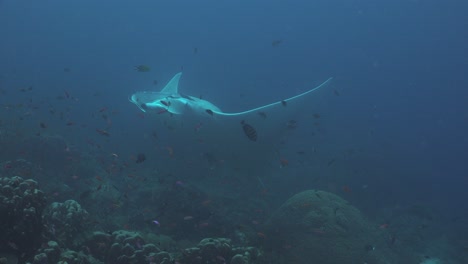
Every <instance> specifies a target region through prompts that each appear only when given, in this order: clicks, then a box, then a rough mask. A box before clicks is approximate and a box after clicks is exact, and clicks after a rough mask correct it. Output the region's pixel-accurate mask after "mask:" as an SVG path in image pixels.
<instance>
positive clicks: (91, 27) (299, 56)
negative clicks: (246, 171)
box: [0, 0, 468, 263]
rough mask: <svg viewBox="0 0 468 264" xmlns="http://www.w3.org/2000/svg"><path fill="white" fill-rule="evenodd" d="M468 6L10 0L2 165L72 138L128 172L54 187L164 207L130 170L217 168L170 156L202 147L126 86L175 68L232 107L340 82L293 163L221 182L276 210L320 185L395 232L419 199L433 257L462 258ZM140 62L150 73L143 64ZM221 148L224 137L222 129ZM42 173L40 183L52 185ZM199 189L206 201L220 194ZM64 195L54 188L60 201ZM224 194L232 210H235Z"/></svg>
mask: <svg viewBox="0 0 468 264" xmlns="http://www.w3.org/2000/svg"><path fill="white" fill-rule="evenodd" d="M467 11H468V3H467V2H465V1H458V0H450V1H438V0H426V1H421V0H397V1H365V0H362V1H358V0H352V1H351V0H336V1H330V0H318V1H304V0H290V1H282V0H273V1H264V0H257V1H245V0H239V1H212V0H201V1H188V0H174V1H159V0H158V1H148V0H140V1H86V0H84V1H56V0H47V1H12V0H3V1H0V36H1V37H0V94H1V95H0V106H1V110H0V122H1V123H0V129H1V132H2V134H1V135H2V139H1V140H2V142H1V144H2V145H3V147H2V150H0V162H6V161H9V160H14V159H19V158H26V157H28V158H29V159H31V160H40V159H38V157H37V156H36V155H38V154H37V153H36V154H30V155H29V156H28V154H25V153H27V152H28V149H32V148H34V147H33V146H30V145H28V144H37V143H28V142H30V141H28V140H29V139H30V138H35V139H37V138H41V137H51V136H53V137H59V138H61V139H62V140H63V141H64V142H67V144H66V148H70V149H72V150H76V151H79V152H80V153H81V154H80V155H81V156H89V157H92V159H96V160H102V164H103V165H102V166H103V168H104V167H106V168H107V166H112V164H113V163H112V160H111V156H110V155H111V154H115V155H116V156H118V157H119V159H120V160H119V163H118V164H119V165H118V166H120V168H119V170H121V171H120V172H118V173H116V175H118V178H117V176H115V177H113V176H112V175H111V173H109V174H108V175H107V176H106V177H107V178H106V179H104V182H103V183H100V180H99V179H98V180H96V179H95V177H96V175H97V174H99V173H90V174H89V175H88V174H86V175H77V174H76V171H74V172H70V169H69V167H66V166H65V167H66V168H65V169H64V170H65V172H66V173H65V174H67V173H68V174H69V175H63V177H64V178H62V180H63V184H66V185H68V186H70V185H72V184H76V183H75V181H73V180H70V177H72V176H77V177H80V179H78V180H79V181H82V182H80V183H79V184H76V188H77V190H78V191H85V190H86V188H92V189H93V190H94V189H96V188H98V186H99V187H100V186H101V184H102V185H108V186H111V185H114V186H115V187H116V189H119V192H122V193H124V194H125V195H126V196H131V197H130V198H129V199H131V200H132V202H131V203H129V204H128V205H127V206H128V208H129V209H128V211H129V212H132V210H137V209H135V208H137V207H138V206H139V205H142V206H143V207H145V206H147V205H146V203H149V204H148V207H151V206H153V207H158V206H157V205H154V204H153V205H151V203H156V202H155V201H153V200H152V199H150V198H149V197H148V195H149V194H148V192H140V191H139V190H141V189H138V188H143V187H142V185H145V184H147V183H143V184H142V183H141V182H138V181H137V180H135V179H134V178H131V177H127V176H128V175H130V174H140V175H144V176H141V177H142V178H145V179H146V178H148V179H155V178H158V179H159V180H160V181H161V182H171V183H175V182H177V181H179V180H180V181H183V182H184V184H186V185H188V186H189V185H191V184H194V185H196V183H195V182H198V184H200V185H203V184H204V183H203V181H204V180H206V179H205V178H206V177H208V178H210V177H211V178H216V177H218V175H217V173H218V171H216V170H214V172H213V173H211V174H210V169H209V168H207V166H208V165H207V164H205V163H197V161H195V164H192V163H190V162H192V161H191V159H192V156H189V154H187V155H185V156H184V155H180V156H178V157H177V158H173V157H172V151H174V155H175V156H176V155H177V153H183V152H186V151H187V150H192V149H195V148H196V146H195V145H196V144H195V143H194V146H190V145H178V141H177V140H174V138H170V136H168V135H170V132H168V131H162V130H158V129H155V128H154V126H153V123H152V122H153V121H151V120H152V119H151V118H150V117H148V116H145V115H144V114H143V113H142V112H141V111H140V110H139V109H138V108H137V107H135V105H133V104H131V103H129V102H128V97H129V96H130V95H131V94H132V93H134V92H137V91H142V90H154V91H158V90H160V89H161V88H162V87H164V85H165V83H166V82H167V81H169V80H170V78H172V76H173V75H174V74H176V73H177V72H180V71H183V77H182V79H181V83H180V87H181V89H182V90H183V91H184V93H187V94H190V95H193V96H196V97H199V96H200V97H202V98H203V99H206V100H209V101H211V102H213V103H215V104H216V105H217V106H219V107H220V108H221V109H222V110H225V111H234V112H235V111H240V110H244V109H249V108H253V107H256V106H258V105H263V104H267V103H270V102H272V101H275V100H281V99H283V98H285V97H289V96H293V95H295V94H298V93H300V92H304V91H306V90H308V89H311V88H313V87H315V86H317V85H318V84H320V83H321V82H323V81H325V80H326V79H328V78H329V77H333V81H332V84H331V85H330V87H327V88H326V89H324V90H321V91H320V93H319V94H318V95H317V98H316V101H314V102H313V104H316V107H313V108H312V109H313V110H312V112H310V113H307V114H308V115H309V119H307V121H303V122H301V121H299V125H298V129H297V131H294V133H293V134H291V135H289V137H288V140H287V142H286V143H284V144H283V148H284V149H285V150H284V152H283V154H281V155H282V156H281V157H279V158H284V159H287V165H286V164H284V163H281V162H279V161H278V158H275V159H273V161H271V164H272V165H271V166H270V167H268V168H267V169H265V170H263V168H259V167H257V168H255V169H253V171H255V172H256V173H260V172H258V171H263V173H264V174H261V175H251V176H250V178H246V177H244V176H245V175H243V176H242V177H243V178H242V179H243V180H242V181H241V184H240V185H239V186H237V185H235V184H233V186H231V185H230V184H229V182H230V180H226V181H227V182H228V184H227V186H226V185H223V186H222V188H226V189H227V190H228V191H227V192H229V189H230V188H231V187H232V189H231V191H232V192H242V190H243V189H242V186H245V185H246V184H247V185H248V184H249V182H250V184H251V185H252V186H253V187H258V188H260V189H261V187H262V186H267V187H268V189H269V195H270V197H269V200H268V202H267V203H268V206H269V209H270V210H271V211H274V210H275V209H276V208H278V207H279V206H280V205H281V204H282V203H283V202H284V201H286V200H287V199H288V198H290V197H291V196H292V195H294V194H296V193H299V192H301V191H304V190H309V189H320V190H324V191H328V192H331V193H335V194H337V195H339V196H341V197H343V198H344V199H345V200H347V201H349V202H350V203H351V204H352V205H353V206H355V207H356V208H358V209H359V210H361V211H362V213H363V215H365V216H366V217H368V218H369V219H371V220H373V221H375V222H376V223H378V224H384V223H387V224H388V225H389V227H391V226H392V220H391V219H393V218H392V217H394V215H396V214H399V213H398V212H400V211H404V210H405V208H412V206H421V207H423V208H424V210H425V211H430V212H431V213H430V214H431V215H432V216H431V218H433V220H431V223H430V224H428V225H429V226H430V227H429V228H431V230H433V231H431V232H430V233H429V234H428V235H426V237H424V240H429V241H430V240H431V239H433V240H434V241H436V240H437V241H439V240H440V238H441V237H445V239H446V240H447V241H445V243H446V244H444V245H446V247H447V248H449V249H447V250H446V251H443V250H442V251H441V252H437V254H438V256H434V257H437V258H440V259H445V260H446V261H447V263H463V262H462V261H463V260H465V261H466V260H467V259H468V256H467V246H468V244H467V241H466V239H464V238H463V237H466V235H467V233H468V229H467V228H466V226H467V224H468V210H467V206H466V205H465V200H466V188H467V186H468V178H467V177H468V174H467V171H468V165H467V162H466V160H467V157H468V108H467V103H468V100H467V98H468V90H467V89H466V88H467V87H468V80H467V78H466V76H467V72H468V60H467V48H466V47H468V34H467V31H466V28H468V19H467V17H466V13H467ZM138 65H144V66H148V67H149V68H150V70H149V71H148V72H139V71H137V70H136V68H135V67H136V66H138ZM305 109H307V111H309V109H310V108H305ZM314 114H316V115H315V117H312V116H313V115H314ZM96 130H99V131H101V132H102V131H105V132H106V133H109V134H110V136H106V135H103V134H102V133H100V132H99V131H96ZM155 133H157V136H156V135H155ZM166 137H167V138H166ZM166 140H167V141H166ZM161 141H162V142H161ZM278 141H280V139H278ZM25 142H26V143H25ZM33 142H35V141H33ZM220 144H221V145H223V144H224V145H225V146H226V147H229V138H226V139H225V141H222V142H220ZM139 153H144V155H145V158H146V160H145V161H144V162H142V163H141V166H140V164H138V166H137V165H135V162H134V159H135V157H136V156H137V155H138V154H139ZM304 153H305V154H304ZM190 155H193V153H192V154H190ZM200 155H202V154H200ZM238 155H240V156H248V153H246V152H243V153H238ZM169 156H171V157H169ZM198 158H199V157H196V158H195V159H198ZM36 162H38V163H40V161H36ZM51 162H52V164H53V161H51ZM61 162H66V161H57V163H61ZM128 164H130V165H128ZM187 164H192V165H189V166H188V165H187ZM55 165H57V166H58V167H60V164H55ZM114 165H115V164H114ZM127 165H128V167H130V168H125V169H122V167H125V166H127ZM282 165H285V166H282ZM40 166H42V165H40ZM116 166H117V165H116ZM187 166H188V167H187ZM190 166H193V167H190ZM280 167H283V168H280ZM272 168H273V169H272ZM57 170H58V169H57ZM122 171H124V172H122ZM156 171H158V172H156ZM233 171H235V170H234V169H233ZM61 173H63V172H61ZM119 173H120V174H119ZM158 173H159V174H158ZM219 173H220V172H219ZM223 173H226V172H223ZM229 173H231V174H235V172H231V171H230V172H229ZM229 173H228V174H229ZM193 174H196V175H193ZM198 174H206V175H201V176H200V175H198ZM270 174H271V175H270ZM122 175H124V176H122ZM125 175H127V176H125ZM161 175H165V176H161ZM167 175H170V176H167ZM174 175H175V176H174ZM31 177H32V178H34V175H32V176H31ZM100 177H103V176H102V175H101V176H100ZM198 177H201V180H200V179H199V178H198ZM59 179H60V178H59ZM55 180H56V178H54V181H55ZM44 181H45V182H44ZM150 181H151V180H150ZM259 182H260V183H259ZM39 183H40V184H41V185H43V186H44V189H47V185H48V184H49V183H47V180H44V179H41V180H40V181H39ZM89 186H91V187H89ZM252 186H251V187H252ZM212 187H213V186H211V187H209V188H212ZM54 188H55V187H54ZM71 188H73V187H71ZM109 188H111V187H109ZM187 188H188V187H187ZM197 188H198V192H201V193H203V191H204V192H205V193H204V195H206V196H207V197H217V196H216V195H219V193H218V194H214V193H211V194H210V190H203V187H201V186H197ZM215 188H216V187H215ZM220 188H221V187H220ZM246 188H247V187H246ZM52 189H53V188H51V190H47V191H50V194H52V193H54V191H52ZM123 189H125V191H123ZM54 190H55V189H54ZM224 191H226V190H224ZM55 192H58V193H59V194H60V193H61V192H63V190H62V191H60V190H56V191H55ZM259 192H260V191H259ZM165 195H170V194H165ZM71 198H73V196H67V194H63V196H58V197H56V199H55V200H57V201H64V200H67V199H71ZM171 199H173V198H171ZM171 199H169V200H171ZM218 199H221V198H219V197H218ZM251 199H254V196H252V197H251ZM52 200H54V199H52ZM206 200H216V198H210V199H208V198H207V199H206ZM227 204H228V205H225V206H226V207H228V208H229V206H232V208H230V210H233V211H236V208H238V206H239V205H237V206H234V205H229V204H230V203H227ZM158 208H159V207H158ZM418 208H419V207H418ZM175 211H177V210H175ZM155 214H156V215H160V213H155ZM117 215H119V214H117ZM120 215H122V214H120ZM181 215H183V213H181ZM266 218H267V216H265V221H266ZM144 220H145V221H146V220H147V219H146V218H145V219H144ZM142 222H143V218H142ZM116 225H117V227H114V229H116V228H118V227H119V225H120V227H122V225H123V224H122V223H119V224H116ZM139 225H144V224H141V223H140V224H139ZM134 229H136V230H138V227H134ZM434 230H436V231H434ZM394 232H395V233H398V232H399V231H398V230H394ZM401 232H402V231H401ZM167 234H168V235H171V233H170V232H167ZM203 235H204V234H199V233H197V234H196V235H193V236H192V235H190V236H191V237H196V238H200V239H201V238H203V237H204V236H203ZM209 235H212V236H216V235H217V236H222V235H223V234H217V233H216V231H212V233H210V234H209ZM178 236H182V237H183V235H180V234H178ZM269 239H274V238H269ZM397 240H398V238H397ZM439 242H440V241H439ZM434 243H435V242H434ZM423 251H424V250H421V254H427V255H431V254H430V253H427V252H428V251H429V250H427V251H424V252H425V253H422V252H423ZM437 254H436V255H437ZM454 255H456V256H457V257H455V256H454ZM460 256H461V257H460ZM431 257H432V255H431ZM457 261H458V262H457ZM400 263H404V262H400Z"/></svg>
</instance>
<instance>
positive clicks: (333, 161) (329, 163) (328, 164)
mask: <svg viewBox="0 0 468 264" xmlns="http://www.w3.org/2000/svg"><path fill="white" fill-rule="evenodd" d="M335 161H336V159H331V160H330V161H329V162H328V163H327V166H328V167H330V166H331V165H332V164H333V163H335Z"/></svg>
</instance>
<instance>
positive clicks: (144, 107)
mask: <svg viewBox="0 0 468 264" xmlns="http://www.w3.org/2000/svg"><path fill="white" fill-rule="evenodd" d="M140 107H141V109H144V110H147V109H148V106H146V104H141V105H140Z"/></svg>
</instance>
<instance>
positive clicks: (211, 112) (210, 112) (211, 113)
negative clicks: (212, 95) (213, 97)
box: [205, 109, 213, 116]
mask: <svg viewBox="0 0 468 264" xmlns="http://www.w3.org/2000/svg"><path fill="white" fill-rule="evenodd" d="M205 111H206V112H207V113H208V114H209V115H210V116H213V111H211V110H210V109H206V110H205Z"/></svg>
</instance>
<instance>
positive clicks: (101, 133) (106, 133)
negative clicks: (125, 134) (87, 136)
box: [96, 129, 110, 137]
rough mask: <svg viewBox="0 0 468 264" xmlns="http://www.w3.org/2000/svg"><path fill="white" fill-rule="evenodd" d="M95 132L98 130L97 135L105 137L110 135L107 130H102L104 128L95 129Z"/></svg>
mask: <svg viewBox="0 0 468 264" xmlns="http://www.w3.org/2000/svg"><path fill="white" fill-rule="evenodd" d="M96 132H98V133H99V135H102V136H106V137H109V136H110V133H109V132H107V131H106V130H104V129H96Z"/></svg>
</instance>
